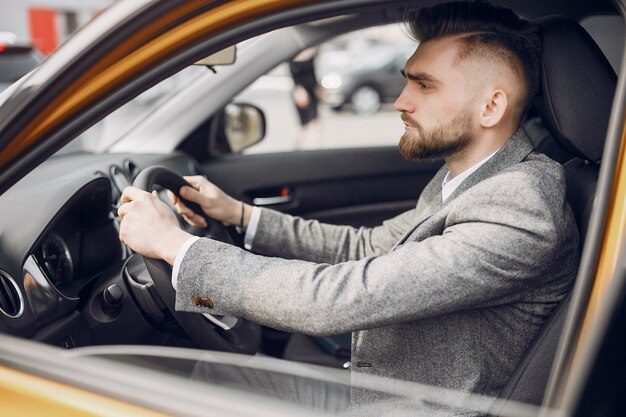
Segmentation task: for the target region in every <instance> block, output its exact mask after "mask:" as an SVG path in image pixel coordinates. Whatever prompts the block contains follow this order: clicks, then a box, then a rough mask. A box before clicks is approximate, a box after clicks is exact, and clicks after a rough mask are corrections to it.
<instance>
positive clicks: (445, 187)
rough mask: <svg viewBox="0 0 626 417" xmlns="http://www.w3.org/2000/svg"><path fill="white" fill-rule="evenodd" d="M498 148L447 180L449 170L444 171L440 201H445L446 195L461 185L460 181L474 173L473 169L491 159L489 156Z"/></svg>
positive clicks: (448, 195)
mask: <svg viewBox="0 0 626 417" xmlns="http://www.w3.org/2000/svg"><path fill="white" fill-rule="evenodd" d="M499 150H500V149H499V148H498V149H497V150H496V151H495V152H494V153H492V154H491V155H489V156H487V157H486V158H485V159H482V160H480V161H478V162H477V163H475V164H474V165H472V166H471V167H469V168H467V169H466V170H465V171H463V172H461V173H460V174H459V175H457V176H456V177H454V178H452V179H451V180H448V177H449V176H450V171H448V172H447V173H446V176H445V177H444V178H443V183H442V184H441V201H446V199H447V198H448V197H450V195H451V194H452V193H453V192H454V190H456V189H457V187H458V186H459V185H461V183H462V182H463V181H464V180H465V179H466V178H467V177H469V176H470V175H472V174H473V173H474V171H476V170H477V169H478V168H480V167H481V166H482V165H483V164H484V163H485V162H487V161H488V160H489V159H491V157H492V156H494V155H495V154H496V152H498V151H499Z"/></svg>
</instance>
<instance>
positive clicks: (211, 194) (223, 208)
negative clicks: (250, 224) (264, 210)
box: [167, 175, 241, 227]
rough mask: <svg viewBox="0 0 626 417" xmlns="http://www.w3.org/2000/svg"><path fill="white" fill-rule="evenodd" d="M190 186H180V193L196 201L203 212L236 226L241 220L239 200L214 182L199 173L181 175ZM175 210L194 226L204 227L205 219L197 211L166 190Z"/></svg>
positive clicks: (205, 224)
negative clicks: (186, 175) (187, 175)
mask: <svg viewBox="0 0 626 417" xmlns="http://www.w3.org/2000/svg"><path fill="white" fill-rule="evenodd" d="M183 178H184V179H185V180H186V181H187V182H188V183H189V184H191V185H192V187H187V186H185V187H181V189H180V191H179V192H180V195H181V196H182V197H183V198H185V199H187V200H189V201H192V202H194V203H197V204H198V205H199V206H200V207H201V208H202V211H204V213H205V214H206V215H207V216H209V217H211V218H213V219H215V220H218V221H220V222H222V223H224V224H226V225H227V226H228V225H235V226H238V225H239V222H240V220H241V202H240V201H237V200H235V199H234V198H232V197H230V196H229V195H228V194H226V193H225V192H223V191H222V190H220V189H219V188H218V187H217V186H216V185H215V184H213V183H211V182H210V181H208V180H207V179H206V178H204V177H203V176H201V175H195V176H191V177H183ZM167 195H168V196H169V198H170V200H171V201H172V204H174V207H176V211H177V212H178V214H180V215H181V216H182V217H183V218H184V219H185V220H186V221H187V223H189V224H191V225H192V226H195V227H206V226H207V223H206V220H205V219H204V218H203V217H202V216H200V215H199V214H198V213H194V212H193V211H192V210H191V209H190V208H189V207H187V206H186V205H185V204H184V203H183V202H182V201H181V200H180V199H179V198H178V197H176V196H175V195H174V193H172V192H171V191H168V192H167Z"/></svg>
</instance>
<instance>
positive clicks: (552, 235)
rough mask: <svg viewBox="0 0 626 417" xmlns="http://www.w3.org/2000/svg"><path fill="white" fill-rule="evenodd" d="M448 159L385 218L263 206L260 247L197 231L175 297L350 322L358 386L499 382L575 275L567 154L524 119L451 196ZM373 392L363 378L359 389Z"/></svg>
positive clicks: (335, 325)
mask: <svg viewBox="0 0 626 417" xmlns="http://www.w3.org/2000/svg"><path fill="white" fill-rule="evenodd" d="M446 172H447V170H446V168H445V167H444V168H442V169H441V170H440V171H439V172H438V173H437V174H436V175H435V177H434V178H433V180H432V181H431V182H430V183H429V184H428V185H427V186H426V188H425V189H424V191H423V193H422V195H421V196H420V198H419V201H418V203H417V206H416V208H415V209H414V210H410V211H408V212H406V213H403V214H401V215H399V216H397V217H395V218H393V219H391V220H388V221H385V222H384V223H383V224H382V225H381V226H378V227H374V228H359V229H356V228H352V227H346V226H333V225H327V224H321V223H319V222H317V221H315V220H303V219H301V218H296V217H292V216H289V215H285V214H281V213H278V212H275V211H271V210H266V209H263V211H262V214H261V218H260V222H259V227H258V232H257V234H256V236H255V239H254V242H253V250H254V251H255V252H258V253H259V254H262V255H263V256H261V255H257V254H253V253H250V252H247V251H245V250H242V249H240V248H237V247H234V246H230V245H227V244H223V243H220V242H216V241H212V240H210V239H200V240H199V241H197V242H196V243H194V244H193V245H192V246H191V248H190V249H189V251H188V252H187V253H186V255H185V257H184V260H183V262H182V264H181V267H180V272H179V276H178V291H177V297H176V308H177V309H179V310H184V311H191V312H205V311H206V312H211V313H214V314H223V315H229V316H236V317H243V318H246V319H250V320H252V321H255V322H257V323H261V324H264V325H266V326H270V327H274V328H277V329H283V330H286V331H289V332H295V333H304V334H310V335H330V334H338V333H346V332H353V335H352V381H353V384H356V385H358V379H359V376H360V375H361V374H364V373H367V374H373V375H382V376H386V377H390V378H396V379H400V380H406V381H416V382H420V383H424V384H431V385H437V386H441V387H446V388H451V389H457V390H460V391H464V392H475V393H481V394H485V395H491V396H495V395H497V394H498V393H499V391H500V390H501V389H502V387H503V385H504V384H505V382H506V381H507V379H508V378H509V376H510V375H511V373H512V372H513V370H514V368H515V366H516V365H517V363H518V361H519V360H520V358H521V357H522V355H523V354H524V352H525V350H526V348H527V346H528V344H529V342H530V341H531V339H532V338H533V336H534V335H535V333H536V332H537V330H538V329H539V327H540V326H541V325H542V323H543V322H544V321H545V319H546V318H547V317H548V316H549V314H550V312H551V311H552V310H553V308H554V307H555V306H556V304H557V303H558V302H559V300H561V299H562V298H563V297H564V295H565V294H566V293H567V291H568V290H569V288H570V286H571V284H572V280H573V278H574V276H575V273H576V270H577V266H578V231H577V228H576V224H575V220H574V217H573V214H572V211H571V209H570V207H569V205H568V204H567V202H566V200H565V180H564V175H563V170H562V168H561V166H560V165H559V164H557V163H556V162H554V161H552V160H551V159H549V158H547V157H546V156H544V155H542V154H539V153H536V152H534V150H533V146H532V143H531V142H530V140H529V138H528V137H527V135H526V133H525V132H524V130H523V129H519V130H518V131H517V132H516V133H515V134H514V135H513V136H512V137H511V138H510V139H509V140H508V141H507V143H506V144H505V145H504V146H503V147H502V148H501V149H500V150H499V151H498V152H497V153H496V154H495V155H494V156H493V157H492V158H491V159H490V160H489V161H487V162H486V163H485V164H484V165H482V166H481V167H480V168H479V169H478V170H477V171H475V172H474V173H473V174H472V175H471V176H469V177H468V178H467V179H466V180H465V181H464V182H463V183H462V184H461V185H460V186H459V187H458V188H457V189H456V190H455V192H454V193H453V194H452V195H451V196H450V197H449V198H448V199H447V200H446V201H445V202H443V203H442V201H441V184H442V180H443V178H444V176H445V175H446ZM194 296H201V297H209V298H211V299H212V300H213V302H214V308H213V309H212V310H205V308H204V307H198V306H195V305H194V304H193V303H192V298H193V297H194ZM376 398H378V397H377V396H376V395H375V394H373V393H368V392H365V391H363V390H360V389H353V390H352V399H351V402H352V404H353V405H357V404H358V405H361V404H365V403H368V402H371V401H373V400H375V399H376Z"/></svg>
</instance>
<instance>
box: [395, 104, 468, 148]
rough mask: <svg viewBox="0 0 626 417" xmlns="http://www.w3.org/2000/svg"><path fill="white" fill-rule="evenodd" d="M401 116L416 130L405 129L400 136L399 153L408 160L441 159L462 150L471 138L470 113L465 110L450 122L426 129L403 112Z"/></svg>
mask: <svg viewBox="0 0 626 417" xmlns="http://www.w3.org/2000/svg"><path fill="white" fill-rule="evenodd" d="M401 118H402V120H403V121H404V122H405V123H406V124H408V125H410V126H413V127H414V128H415V130H416V131H417V132H414V131H409V130H407V131H406V132H404V135H402V137H401V138H400V144H399V147H400V155H402V156H403V157H404V158H405V159H408V160H416V159H424V160H433V159H443V158H446V157H449V156H451V155H454V154H456V153H458V152H460V151H462V150H463V149H465V147H467V145H468V144H469V143H470V142H471V141H472V139H473V134H472V129H471V127H472V120H471V114H470V112H469V111H467V110H464V111H462V112H461V113H460V114H458V115H457V116H456V117H455V118H454V119H452V120H451V121H450V123H448V124H446V125H444V126H439V127H437V128H435V129H432V130H428V131H427V130H425V129H424V128H423V127H422V126H420V125H419V123H417V121H415V120H412V119H410V118H409V117H408V116H407V115H406V114H405V113H402V116H401Z"/></svg>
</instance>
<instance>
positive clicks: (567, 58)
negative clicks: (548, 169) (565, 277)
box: [492, 17, 617, 415]
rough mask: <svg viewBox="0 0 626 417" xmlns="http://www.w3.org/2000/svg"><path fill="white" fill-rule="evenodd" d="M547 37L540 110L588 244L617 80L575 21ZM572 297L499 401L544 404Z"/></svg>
mask: <svg viewBox="0 0 626 417" xmlns="http://www.w3.org/2000/svg"><path fill="white" fill-rule="evenodd" d="M536 23H537V24H538V25H539V26H540V28H541V33H542V40H543V52H542V63H541V89H540V92H539V95H538V97H537V98H536V100H535V103H534V106H535V109H536V111H537V113H538V114H539V116H540V117H541V119H542V120H543V122H544V124H545V126H546V127H547V129H548V130H549V132H550V134H551V135H552V137H553V138H554V140H555V141H556V142H557V143H558V144H559V145H560V146H561V147H562V148H563V149H565V150H566V151H567V152H568V153H570V154H572V155H573V156H574V158H573V159H571V160H569V161H568V162H566V163H565V164H564V165H563V167H564V169H565V175H566V181H567V199H568V201H569V203H570V205H571V206H572V209H573V211H574V216H575V218H576V222H577V226H578V230H579V233H580V242H581V247H582V245H583V243H584V241H585V237H586V234H587V227H588V224H589V218H590V215H591V210H592V207H593V200H594V197H595V191H596V185H597V182H598V172H599V164H600V161H601V159H602V151H603V148H604V141H605V136H606V132H607V126H608V122H609V115H610V112H611V105H612V101H613V95H614V92H615V87H616V84H617V76H616V75H615V72H614V71H613V68H612V67H611V65H610V63H609V61H608V60H607V59H606V58H605V56H604V55H603V53H602V52H601V50H600V48H599V47H598V46H597V45H596V43H595V42H594V40H593V39H592V38H591V36H589V34H588V33H587V32H586V31H585V30H584V29H583V28H582V27H581V26H580V25H579V24H578V23H577V22H575V21H574V20H571V19H568V18H564V17H549V18H545V19H541V20H538V21H537V22H536ZM569 299H570V296H569V295H568V296H567V297H565V298H564V299H563V300H562V301H561V302H560V303H559V305H558V306H557V308H556V309H555V311H554V312H553V313H552V315H551V317H550V318H549V319H548V321H547V322H546V323H545V324H544V326H543V327H542V329H541V330H540V331H539V333H538V334H537V335H536V336H535V339H534V340H533V342H532V343H531V346H530V348H529V349H528V350H527V352H526V354H525V356H524V357H523V358H522V359H521V361H520V363H519V364H518V366H517V368H516V370H515V372H514V373H513V375H512V377H511V378H510V380H509V381H508V383H507V384H506V386H505V387H504V389H503V390H502V391H501V393H500V395H499V398H500V399H503V400H505V401H504V404H505V405H504V406H502V407H500V408H499V409H497V410H492V411H493V414H494V415H500V414H503V412H504V411H505V408H506V404H507V402H508V401H509V400H514V401H520V402H524V403H530V404H541V403H542V401H543V398H544V393H545V390H546V386H547V383H548V378H549V376H550V371H551V369H552V362H553V360H554V357H555V353H556V350H557V345H558V341H559V338H560V336H561V333H562V330H563V325H564V323H565V318H566V313H567V307H568V304H569Z"/></svg>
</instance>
